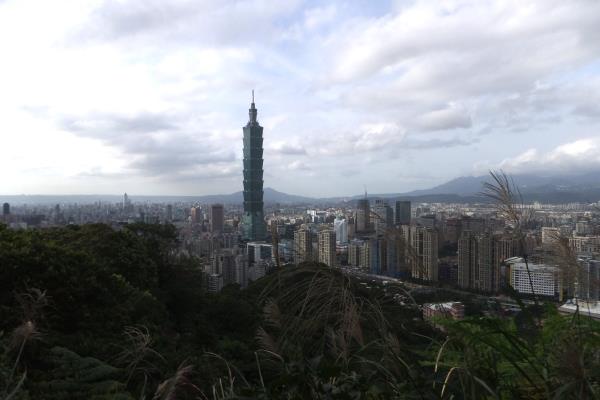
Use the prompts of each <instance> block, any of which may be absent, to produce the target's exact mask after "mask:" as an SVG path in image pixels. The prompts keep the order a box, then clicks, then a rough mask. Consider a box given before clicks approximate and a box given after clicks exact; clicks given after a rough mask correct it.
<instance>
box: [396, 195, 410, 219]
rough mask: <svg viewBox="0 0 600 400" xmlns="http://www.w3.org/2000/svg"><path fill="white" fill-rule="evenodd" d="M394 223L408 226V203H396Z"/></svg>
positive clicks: (402, 201)
mask: <svg viewBox="0 0 600 400" xmlns="http://www.w3.org/2000/svg"><path fill="white" fill-rule="evenodd" d="M394 211H395V213H394V223H395V224H396V225H410V201H404V200H398V201H396V207H395V210H394Z"/></svg>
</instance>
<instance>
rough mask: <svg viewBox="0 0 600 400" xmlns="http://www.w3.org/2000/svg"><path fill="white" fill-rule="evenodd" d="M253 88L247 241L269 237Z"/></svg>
mask: <svg viewBox="0 0 600 400" xmlns="http://www.w3.org/2000/svg"><path fill="white" fill-rule="evenodd" d="M257 115H258V111H257V109H256V106H255V105H254V91H252V104H250V110H249V116H250V118H249V120H248V123H247V124H246V126H245V127H244V128H243V129H244V215H243V218H242V236H243V238H244V239H245V240H251V241H254V240H264V239H265V238H266V236H267V228H266V224H265V215H264V203H263V128H262V126H260V125H259V124H258V120H257Z"/></svg>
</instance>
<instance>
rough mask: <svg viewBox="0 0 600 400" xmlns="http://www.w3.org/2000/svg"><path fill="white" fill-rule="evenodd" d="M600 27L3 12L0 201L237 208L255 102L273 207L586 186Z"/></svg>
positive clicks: (599, 87) (489, 7) (488, 18)
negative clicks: (217, 199)
mask: <svg viewBox="0 0 600 400" xmlns="http://www.w3.org/2000/svg"><path fill="white" fill-rule="evenodd" d="M32 9H34V10H36V13H35V14H32V13H31V10H32ZM599 18H600V5H599V4H598V3H595V2H585V1H575V2H569V4H565V3H563V2H558V1H550V2H548V1H544V2H541V1H540V2H536V1H531V2H527V3H523V2H497V1H482V2H469V1H452V2H444V3H443V4H441V3H440V2H433V1H432V2H428V1H417V2H402V1H397V2H373V3H369V4H368V5H366V4H363V3H362V2H358V1H356V2H349V3H336V2H332V3H328V4H327V5H326V6H323V5H322V4H319V3H318V2H314V1H296V0H293V1H292V0H289V1H288V0H286V1H281V2H277V3H276V4H271V3H267V2H265V1H259V0H252V1H244V2H203V3H202V4H195V3H194V2H188V1H174V2H169V4H163V3H162V2H154V1H150V2H141V1H125V2H120V3H113V2H78V3H77V6H73V4H71V3H69V2H68V1H64V2H53V3H52V4H45V3H40V2H35V3H34V2H33V1H27V0H26V1H19V2H16V1H12V0H5V1H2V2H0V45H1V47H2V48H3V49H4V57H3V58H4V60H3V63H2V65H0V85H1V86H2V87H3V91H2V93H0V115H2V118H0V131H2V132H3V134H2V148H3V156H2V157H1V158H0V170H1V171H2V176H1V177H2V182H3V185H2V188H1V189H0V194H7V195H8V194H21V193H24V194H118V193H123V192H129V193H135V194H140V195H168V194H176V195H204V194H217V193H232V192H236V191H239V190H241V189H242V187H241V186H242V185H241V181H240V179H239V177H240V176H241V175H242V167H241V164H242V163H241V160H242V146H241V145H240V143H241V132H239V115H241V114H242V113H243V111H242V110H245V109H246V104H247V101H248V100H247V95H246V94H247V93H249V92H250V90H251V89H252V88H256V89H257V100H258V101H260V104H261V112H262V115H263V119H262V121H261V122H262V124H263V126H265V157H264V158H265V177H264V178H265V187H272V188H276V189H277V190H279V191H282V192H286V193H293V194H298V195H305V196H312V197H329V196H345V195H355V194H358V193H360V191H361V189H362V186H363V184H366V185H367V186H368V189H369V192H373V193H385V192H388V193H389V192H396V193H402V192H408V191H411V190H413V189H424V188H429V187H432V186H435V185H437V184H440V183H443V182H445V181H448V180H450V179H452V178H455V177H458V176H468V175H472V174H475V175H481V174H482V173H483V172H485V171H486V170H487V169H489V168H499V167H501V168H504V169H505V170H506V171H507V172H509V173H521V172H530V173H539V172H553V173H566V172H573V171H595V170H599V171H600V138H599V136H600V135H598V128H599V127H600V109H599V108H598V104H599V103H600V99H599V98H598V93H600V57H599V56H598V55H599V54H600V41H599V40H597V38H598V35H599V34H600V27H599V26H598V24H597V21H598V20H599ZM23 21H27V22H28V23H23ZM31 25H35V26H36V29H35V30H31V29H29V28H30V26H31ZM222 27H227V28H226V29H224V28H222ZM490 27H493V29H488V28H490ZM449 166H451V167H450V168H449Z"/></svg>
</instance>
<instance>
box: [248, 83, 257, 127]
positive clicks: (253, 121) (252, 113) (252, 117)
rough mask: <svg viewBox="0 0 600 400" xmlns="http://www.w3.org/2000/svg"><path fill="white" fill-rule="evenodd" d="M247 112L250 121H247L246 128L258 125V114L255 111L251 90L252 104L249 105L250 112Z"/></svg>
mask: <svg viewBox="0 0 600 400" xmlns="http://www.w3.org/2000/svg"><path fill="white" fill-rule="evenodd" d="M248 112H249V114H250V120H249V121H248V126H250V125H258V122H257V121H256V116H257V114H258V110H257V109H256V106H255V105H254V89H252V103H251V104H250V110H248Z"/></svg>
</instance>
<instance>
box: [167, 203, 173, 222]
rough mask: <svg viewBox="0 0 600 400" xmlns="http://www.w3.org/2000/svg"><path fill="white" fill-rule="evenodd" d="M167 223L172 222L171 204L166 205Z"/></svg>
mask: <svg viewBox="0 0 600 400" xmlns="http://www.w3.org/2000/svg"><path fill="white" fill-rule="evenodd" d="M166 217H167V222H171V221H173V206H172V205H171V204H167V216H166Z"/></svg>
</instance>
